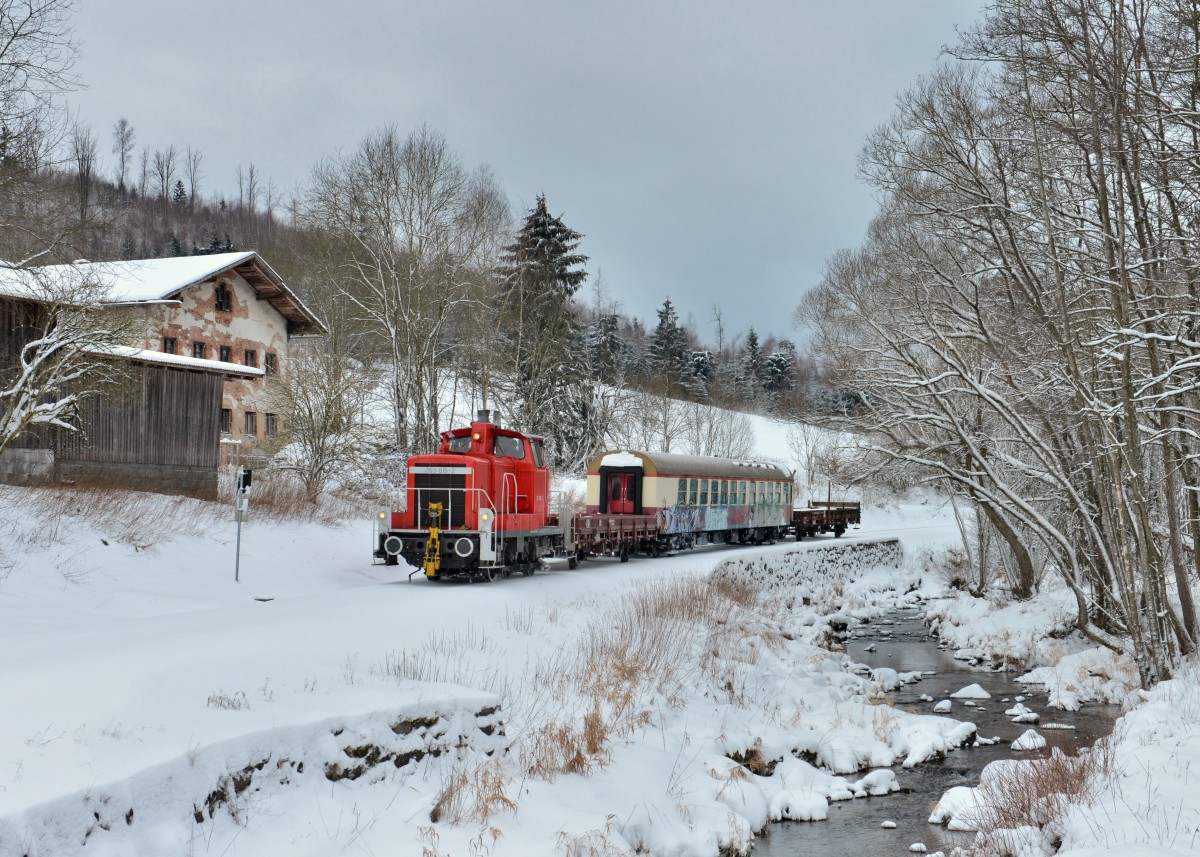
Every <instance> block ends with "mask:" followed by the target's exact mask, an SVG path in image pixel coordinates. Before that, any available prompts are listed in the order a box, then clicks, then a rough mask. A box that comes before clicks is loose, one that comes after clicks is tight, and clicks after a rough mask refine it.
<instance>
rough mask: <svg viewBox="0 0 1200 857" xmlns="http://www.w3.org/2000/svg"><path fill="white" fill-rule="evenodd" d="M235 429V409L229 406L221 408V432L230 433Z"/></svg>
mask: <svg viewBox="0 0 1200 857" xmlns="http://www.w3.org/2000/svg"><path fill="white" fill-rule="evenodd" d="M231 431H233V411H231V410H229V408H221V433H222V434H229V433H230V432H231Z"/></svg>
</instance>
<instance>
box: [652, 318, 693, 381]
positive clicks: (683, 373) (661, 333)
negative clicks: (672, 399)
mask: <svg viewBox="0 0 1200 857" xmlns="http://www.w3.org/2000/svg"><path fill="white" fill-rule="evenodd" d="M649 357H650V364H651V370H652V372H653V380H654V381H655V382H657V383H658V384H659V385H661V387H662V389H663V390H664V392H666V394H667V395H668V396H674V395H678V394H679V393H680V391H681V389H682V387H683V385H684V382H685V380H686V379H687V378H688V376H689V375H690V371H689V365H688V364H689V363H690V359H691V354H690V351H689V348H688V338H687V332H686V331H685V330H684V329H683V328H682V327H680V325H679V316H678V314H677V313H676V312H675V305H674V304H672V303H671V299H670V298H667V299H666V300H665V301H663V305H662V308H661V309H659V310H658V326H657V327H655V328H654V339H653V340H652V341H651V343H650V354H649Z"/></svg>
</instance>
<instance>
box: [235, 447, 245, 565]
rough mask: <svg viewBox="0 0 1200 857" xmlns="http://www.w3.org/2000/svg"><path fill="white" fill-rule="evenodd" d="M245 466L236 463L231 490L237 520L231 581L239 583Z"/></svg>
mask: <svg viewBox="0 0 1200 857" xmlns="http://www.w3.org/2000/svg"><path fill="white" fill-rule="evenodd" d="M245 472H246V468H245V467H244V466H243V465H238V469H237V484H236V486H235V487H234V490H233V517H234V519H235V520H236V521H237V547H236V548H235V550H234V554H233V582H234V583H241V582H242V581H241V577H240V573H241V566H242V479H243V475H242V474H243V473H245Z"/></svg>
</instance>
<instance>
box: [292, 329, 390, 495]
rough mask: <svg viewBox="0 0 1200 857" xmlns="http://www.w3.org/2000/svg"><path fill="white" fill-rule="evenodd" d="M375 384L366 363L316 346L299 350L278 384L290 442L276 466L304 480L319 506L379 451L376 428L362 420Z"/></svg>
mask: <svg viewBox="0 0 1200 857" xmlns="http://www.w3.org/2000/svg"><path fill="white" fill-rule="evenodd" d="M374 380H375V379H374V378H373V376H372V373H370V372H369V371H368V370H367V369H366V368H365V367H364V365H363V364H362V363H361V362H360V361H358V360H355V359H353V358H351V357H349V356H347V355H345V354H338V353H337V352H336V351H334V350H333V349H329V348H325V347H323V345H315V344H314V345H308V346H304V347H298V348H296V349H294V350H293V352H292V354H291V356H290V358H289V360H288V365H287V367H286V369H285V371H284V372H283V373H282V374H281V375H280V376H278V377H277V378H276V379H274V380H273V382H272V384H273V386H272V390H271V397H272V400H273V405H272V406H273V407H274V408H275V409H276V410H277V412H278V413H279V414H280V416H281V417H282V419H283V440H284V442H285V444H286V446H285V447H284V449H283V451H282V452H281V453H280V454H279V455H278V456H277V457H276V464H277V466H279V467H280V468H281V469H283V470H288V471H291V472H293V473H295V474H296V475H297V476H299V477H300V480H301V481H302V482H303V483H304V489H305V492H306V493H307V494H308V498H309V499H310V500H312V501H313V502H316V500H317V498H318V497H319V496H320V494H321V493H322V492H324V491H325V490H326V488H327V486H328V484H329V482H330V481H331V480H333V479H336V478H337V477H338V476H340V475H342V474H344V473H345V472H346V471H347V470H350V469H353V468H355V467H358V466H360V465H362V464H363V463H364V462H365V461H366V460H367V459H368V457H369V456H370V455H371V453H372V451H373V450H374V449H375V448H376V443H375V440H376V439H377V438H376V434H375V431H374V429H373V428H372V427H371V426H369V425H366V424H364V422H363V421H362V414H363V411H364V409H365V407H366V405H367V403H368V401H369V399H370V397H371V395H372V394H373V388H374Z"/></svg>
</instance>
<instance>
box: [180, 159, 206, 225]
mask: <svg viewBox="0 0 1200 857" xmlns="http://www.w3.org/2000/svg"><path fill="white" fill-rule="evenodd" d="M202 160H204V154H203V153H202V152H201V151H200V150H199V149H193V148H192V147H191V146H188V147H187V151H185V152H184V155H183V171H184V173H185V174H186V175H187V181H188V210H189V211H195V210H196V192H197V191H198V190H199V189H200V162H201V161H202Z"/></svg>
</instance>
